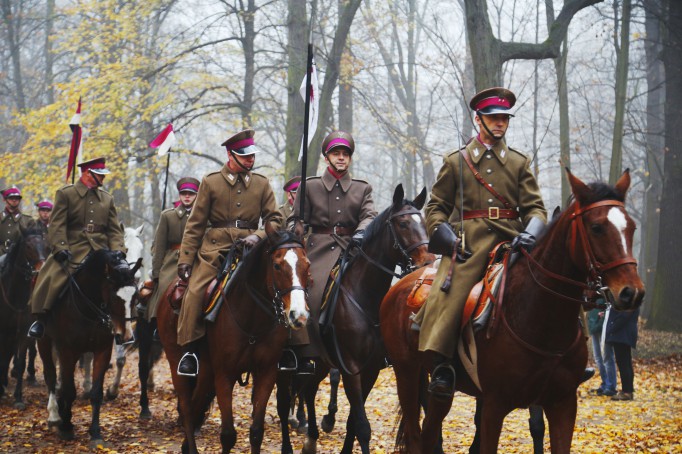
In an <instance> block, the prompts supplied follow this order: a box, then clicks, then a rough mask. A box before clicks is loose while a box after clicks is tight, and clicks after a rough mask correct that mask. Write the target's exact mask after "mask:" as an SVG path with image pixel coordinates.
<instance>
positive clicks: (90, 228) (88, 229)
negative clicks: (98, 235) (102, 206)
mask: <svg viewBox="0 0 682 454" xmlns="http://www.w3.org/2000/svg"><path fill="white" fill-rule="evenodd" d="M85 231H86V232H88V233H93V232H94V231H95V224H87V225H86V226H85Z"/></svg>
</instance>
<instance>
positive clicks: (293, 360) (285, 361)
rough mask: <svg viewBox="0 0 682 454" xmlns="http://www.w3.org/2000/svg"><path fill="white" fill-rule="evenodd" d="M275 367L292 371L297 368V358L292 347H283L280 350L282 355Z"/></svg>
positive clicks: (283, 370)
mask: <svg viewBox="0 0 682 454" xmlns="http://www.w3.org/2000/svg"><path fill="white" fill-rule="evenodd" d="M277 369H278V370H281V371H282V372H294V371H296V369H298V358H297V357H296V353H294V350H293V348H285V349H284V350H282V356H281V357H280V359H279V362H278V363H277Z"/></svg>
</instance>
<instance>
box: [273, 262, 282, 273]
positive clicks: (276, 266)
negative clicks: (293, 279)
mask: <svg viewBox="0 0 682 454" xmlns="http://www.w3.org/2000/svg"><path fill="white" fill-rule="evenodd" d="M272 267H273V268H274V269H275V271H279V270H281V269H282V267H281V266H279V263H273V265H272Z"/></svg>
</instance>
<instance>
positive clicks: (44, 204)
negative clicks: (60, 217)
mask: <svg viewBox="0 0 682 454" xmlns="http://www.w3.org/2000/svg"><path fill="white" fill-rule="evenodd" d="M36 208H38V219H37V220H36V227H37V228H38V229H39V230H40V231H41V232H43V236H44V237H45V238H47V228H48V227H49V226H50V216H52V208H54V205H53V204H52V202H50V201H49V200H47V199H43V200H41V201H40V202H38V203H36Z"/></svg>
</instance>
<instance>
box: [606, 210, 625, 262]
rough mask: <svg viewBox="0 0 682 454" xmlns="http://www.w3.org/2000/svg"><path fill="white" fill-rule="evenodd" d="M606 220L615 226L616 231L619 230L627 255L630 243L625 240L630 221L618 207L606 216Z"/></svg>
mask: <svg viewBox="0 0 682 454" xmlns="http://www.w3.org/2000/svg"><path fill="white" fill-rule="evenodd" d="M606 218H607V219H608V220H609V221H610V222H611V224H613V226H614V227H615V228H616V230H618V233H620V241H621V243H623V252H624V253H625V254H627V253H628V243H627V241H626V240H625V228H626V227H627V226H628V220H627V219H626V218H625V215H624V214H623V212H622V211H621V210H620V209H619V208H616V207H613V208H611V209H610V210H609V214H607V215H606Z"/></svg>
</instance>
